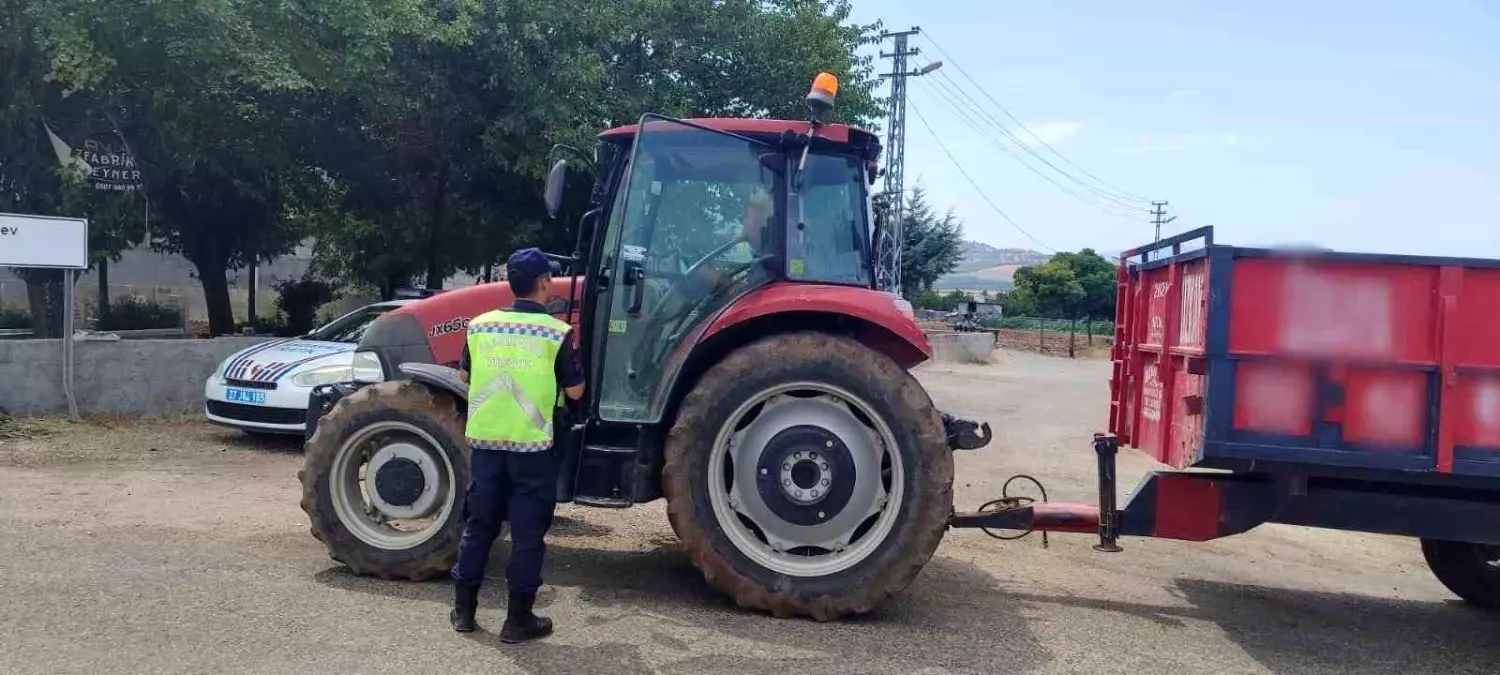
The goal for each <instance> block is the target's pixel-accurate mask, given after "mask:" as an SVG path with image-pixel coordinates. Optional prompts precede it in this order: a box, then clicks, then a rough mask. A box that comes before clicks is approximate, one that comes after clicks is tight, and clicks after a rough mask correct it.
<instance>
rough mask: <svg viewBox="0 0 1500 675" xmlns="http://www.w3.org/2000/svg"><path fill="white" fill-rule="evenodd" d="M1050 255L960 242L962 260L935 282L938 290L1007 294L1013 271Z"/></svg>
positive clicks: (1020, 249) (1039, 261)
mask: <svg viewBox="0 0 1500 675" xmlns="http://www.w3.org/2000/svg"><path fill="white" fill-rule="evenodd" d="M1051 257H1052V256H1050V255H1047V254H1045V253H1038V252H1036V251H1033V250H1030V249H1024V248H995V247H994V246H990V245H989V244H983V243H980V242H977V241H965V242H964V256H963V260H961V261H960V262H959V263H958V267H957V268H955V269H954V270H953V273H952V274H949V275H946V276H944V277H942V278H940V279H938V280H937V283H936V284H935V286H936V287H937V288H941V289H945V290H946V289H954V288H958V289H963V290H966V291H1008V290H1010V289H1011V288H1012V287H1013V286H1014V283H1013V282H1012V278H1013V277H1014V276H1015V274H1016V270H1018V269H1021V268H1022V267H1026V266H1028V265H1039V264H1041V263H1044V262H1047V260H1049V259H1050V258H1051Z"/></svg>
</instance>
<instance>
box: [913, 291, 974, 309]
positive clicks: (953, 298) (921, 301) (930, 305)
mask: <svg viewBox="0 0 1500 675" xmlns="http://www.w3.org/2000/svg"><path fill="white" fill-rule="evenodd" d="M968 301H969V296H968V295H966V294H964V293H963V292H962V291H950V292H948V293H938V292H937V291H921V292H919V293H917V294H916V295H913V296H912V297H911V306H912V307H914V308H916V309H930V310H933V311H937V312H952V311H954V310H956V309H958V308H959V306H960V305H963V304H964V303H965V302H968Z"/></svg>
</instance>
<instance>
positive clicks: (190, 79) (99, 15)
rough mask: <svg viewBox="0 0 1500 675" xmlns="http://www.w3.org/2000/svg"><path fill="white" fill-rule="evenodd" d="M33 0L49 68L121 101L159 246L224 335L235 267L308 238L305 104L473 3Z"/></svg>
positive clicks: (310, 184)
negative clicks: (180, 263)
mask: <svg viewBox="0 0 1500 675" xmlns="http://www.w3.org/2000/svg"><path fill="white" fill-rule="evenodd" d="M293 4H294V5H295V11H289V10H290V9H292V8H291V7H289V6H288V5H287V4H285V3H241V2H228V3H226V2H218V1H216V0H174V1H170V2H153V3H130V2H125V3H94V2H87V1H85V0H46V1H45V2H39V3H34V4H33V6H32V8H31V15H32V16H34V17H35V18H36V20H37V25H38V26H39V31H38V32H39V34H40V38H41V40H40V41H41V42H42V44H43V45H44V46H45V48H46V50H47V53H48V55H49V57H50V71H49V72H48V74H47V75H48V78H49V79H50V80H52V81H53V82H56V83H58V85H59V86H62V87H64V88H65V90H66V91H68V92H70V93H71V94H72V95H77V96H81V97H83V98H84V99H86V100H90V101H93V102H95V104H96V105H99V106H108V107H111V108H118V109H120V110H122V111H124V113H125V114H124V115H122V119H121V121H120V124H119V129H118V131H119V133H120V134H121V135H122V136H123V138H124V139H125V141H126V142H127V143H128V144H129V145H130V147H131V148H132V149H133V150H134V152H135V154H136V156H137V158H138V162H139V164H140V166H141V168H142V172H143V173H144V174H145V182H146V187H147V195H148V197H149V199H150V200H151V204H152V207H153V212H154V213H155V214H157V215H158V216H159V220H158V222H157V223H156V225H157V227H153V228H152V235H153V241H152V242H151V243H152V245H153V246H154V247H156V248H159V249H163V250H168V251H173V252H178V253H181V254H182V255H183V256H185V257H186V258H188V260H189V261H191V262H192V263H193V264H194V266H195V267H196V269H197V273H198V277H199V279H200V281H201V283H202V285H203V289H204V295H205V299H206V301H207V306H208V313H209V324H210V329H211V331H212V332H214V333H215V334H219V333H223V332H227V331H229V330H231V329H232V327H233V316H232V314H231V312H230V309H229V307H230V305H229V294H228V284H227V280H226V276H225V274H226V272H227V271H228V270H230V269H234V268H236V267H239V266H242V265H244V264H246V263H247V262H249V261H250V260H254V259H270V258H272V257H274V256H276V255H279V254H281V253H284V252H285V251H286V250H288V249H289V248H290V247H291V246H292V245H293V244H294V243H295V242H296V241H297V240H298V239H299V238H300V232H299V231H298V230H299V216H300V215H301V214H299V213H298V212H297V211H296V210H295V209H294V208H293V207H294V206H295V205H296V204H297V203H299V202H302V201H308V200H307V199H305V198H304V197H303V196H301V195H299V194H298V193H299V191H301V190H317V189H320V188H321V187H322V184H321V182H322V178H321V175H320V174H319V173H318V172H317V171H316V169H317V167H315V166H312V165H309V164H308V163H306V162H305V161H304V160H305V157H304V156H303V155H302V153H301V147H300V143H299V142H298V141H299V140H301V139H302V138H303V137H304V134H301V133H298V132H299V131H303V130H305V128H306V126H305V125H304V124H302V122H301V119H300V118H299V117H298V115H297V114H296V113H298V112H299V111H300V108H299V104H300V103H302V102H304V101H305V100H307V99H308V98H310V97H311V96H312V94H314V93H317V92H322V91H338V90H340V89H342V88H345V87H346V85H347V84H348V83H351V82H358V81H361V79H362V78H364V77H366V76H367V75H368V74H370V73H373V72H377V71H379V70H380V69H381V68H382V67H383V66H384V63H385V58H384V57H385V55H386V54H387V53H388V52H389V49H390V45H391V43H392V42H393V40H395V39H396V38H397V37H399V36H405V35H412V34H418V35H439V34H442V33H444V32H446V31H447V30H449V29H450V28H451V26H452V25H453V24H460V25H461V24H463V23H465V21H466V17H467V14H468V7H469V3H465V2H456V3H444V5H443V10H442V11H438V9H437V8H435V7H433V6H431V5H428V4H427V3H422V2H414V1H412V0H346V1H342V2H337V3H312V2H306V3H301V2H299V3H293Z"/></svg>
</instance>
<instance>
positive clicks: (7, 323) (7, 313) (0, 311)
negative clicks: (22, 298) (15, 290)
mask: <svg viewBox="0 0 1500 675" xmlns="http://www.w3.org/2000/svg"><path fill="white" fill-rule="evenodd" d="M30 327H31V314H29V313H27V312H26V310H24V309H11V308H9V307H0V328H30Z"/></svg>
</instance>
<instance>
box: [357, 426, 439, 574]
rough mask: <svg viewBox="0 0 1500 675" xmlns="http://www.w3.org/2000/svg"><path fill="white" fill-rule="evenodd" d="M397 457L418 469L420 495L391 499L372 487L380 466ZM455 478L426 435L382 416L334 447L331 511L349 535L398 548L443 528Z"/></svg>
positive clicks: (382, 545)
mask: <svg viewBox="0 0 1500 675" xmlns="http://www.w3.org/2000/svg"><path fill="white" fill-rule="evenodd" d="M398 462H409V463H411V464H415V465H416V466H417V467H419V468H420V479H421V481H422V482H421V485H420V489H413V490H412V492H417V493H419V494H418V495H417V496H416V497H415V499H411V500H410V501H408V500H407V499H406V498H401V499H397V500H396V501H397V502H407V503H393V502H392V500H391V499H387V498H386V497H384V496H382V495H381V492H380V490H379V489H377V486H376V480H377V476H378V475H379V473H380V471H381V469H382V468H386V467H390V466H392V465H393V464H395V463H398ZM413 477H414V476H413ZM454 482H455V481H454V476H453V464H452V462H451V461H450V460H449V459H448V455H447V453H444V452H443V451H442V450H441V448H440V446H439V444H438V442H437V440H436V439H434V438H433V437H432V435H431V434H429V433H427V432H426V431H423V430H422V429H421V428H419V427H417V426H415V425H412V424H408V423H406V422H398V421H385V422H377V423H375V424H371V425H369V426H367V427H364V428H362V429H360V430H359V431H358V432H356V433H355V434H353V435H351V436H350V437H349V439H348V440H346V441H345V442H344V444H343V445H342V446H340V447H339V451H338V454H337V455H336V456H335V457H334V460H333V471H332V474H331V476H330V479H329V494H330V497H332V501H333V510H334V513H335V514H336V515H337V516H338V519H339V522H340V523H342V524H343V525H344V528H345V529H347V530H348V531H349V533H350V534H353V535H354V536H355V538H357V539H359V540H360V541H362V542H364V543H366V544H369V545H370V546H373V547H375V548H379V549H384V550H389V551H400V550H405V549H409V548H411V547H413V546H417V545H419V544H422V543H423V542H426V541H427V540H429V539H431V538H433V537H434V536H435V535H437V533H438V532H439V531H441V530H442V528H443V524H444V523H446V522H447V521H448V518H449V517H451V515H452V514H453V504H454V501H455V499H456V497H457V491H456V490H454V487H453V486H454ZM388 491H389V490H388ZM407 496H409V495H407ZM434 512H436V514H435V515H434Z"/></svg>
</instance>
